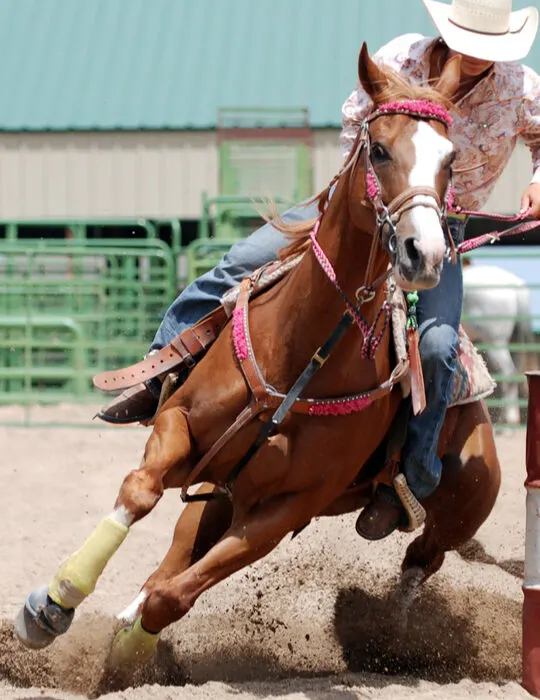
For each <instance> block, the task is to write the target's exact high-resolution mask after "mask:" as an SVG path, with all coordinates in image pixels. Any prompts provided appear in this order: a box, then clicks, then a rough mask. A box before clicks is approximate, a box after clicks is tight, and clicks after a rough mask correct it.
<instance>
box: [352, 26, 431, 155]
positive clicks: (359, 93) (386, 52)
mask: <svg viewBox="0 0 540 700" xmlns="http://www.w3.org/2000/svg"><path fill="white" fill-rule="evenodd" d="M418 42H421V43H422V44H423V43H426V40H425V39H424V37H423V36H422V35H420V34H404V35H403V36H398V37H397V38H396V39H393V40H392V41H390V42H388V44H385V45H384V46H383V47H382V48H380V49H379V50H378V51H377V53H375V54H374V55H373V59H374V60H375V61H377V63H383V64H384V65H386V66H388V67H389V68H393V69H394V70H396V71H398V72H399V70H400V68H401V66H402V65H403V63H404V62H405V61H406V60H407V59H408V58H409V49H410V48H411V46H412V45H413V44H415V43H418ZM371 107H372V104H371V99H370V98H369V96H368V94H367V93H366V91H365V90H364V88H363V87H362V85H360V84H358V85H357V87H356V88H355V89H354V90H353V91H352V92H351V94H350V95H349V97H348V98H347V99H346V100H345V103H344V104H343V107H342V109H341V118H342V130H341V136H340V139H339V140H340V143H341V150H342V152H343V156H344V158H345V159H346V158H347V156H348V155H349V153H350V150H351V148H352V146H353V144H354V141H355V139H356V134H357V133H358V129H359V127H360V124H361V123H362V121H363V120H364V118H365V117H366V116H367V115H368V114H369V112H370V111H371Z"/></svg>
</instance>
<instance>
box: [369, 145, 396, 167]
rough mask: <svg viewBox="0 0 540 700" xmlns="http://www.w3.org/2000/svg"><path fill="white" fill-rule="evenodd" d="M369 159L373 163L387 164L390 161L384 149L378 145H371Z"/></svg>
mask: <svg viewBox="0 0 540 700" xmlns="http://www.w3.org/2000/svg"><path fill="white" fill-rule="evenodd" d="M371 157H372V159H373V162H374V163H388V162H389V161H390V160H392V159H391V158H390V154H389V153H388V151H387V150H386V148H385V147H384V146H382V145H381V144H380V143H374V144H373V146H372V148H371Z"/></svg>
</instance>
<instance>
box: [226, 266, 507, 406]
mask: <svg viewBox="0 0 540 700" xmlns="http://www.w3.org/2000/svg"><path fill="white" fill-rule="evenodd" d="M303 255H304V253H303V252H302V253H299V254H297V255H294V256H291V257H289V258H286V259H285V260H275V261H272V262H269V263H267V264H266V265H263V267H260V268H259V269H258V270H256V271H255V272H253V273H252V274H251V275H250V279H251V280H252V282H253V291H252V294H251V296H252V297H254V296H256V295H257V294H260V293H261V292H262V291H264V290H265V289H267V288H268V287H271V286H272V285H273V284H275V283H276V282H278V281H279V280H280V279H281V278H282V277H284V276H285V275H286V274H287V273H288V272H290V271H291V270H292V269H293V268H295V267H296V265H298V263H299V262H300V260H301V259H302V257H303ZM389 283H390V281H389ZM239 293H240V285H238V286H237V287H234V288H233V289H231V290H229V291H228V292H226V294H224V296H223V298H222V304H223V306H224V307H225V310H226V313H227V315H228V316H231V315H232V312H233V311H234V308H235V305H236V300H237V299H238V295H239ZM406 325H407V306H406V301H405V295H404V293H403V292H402V291H401V289H400V288H399V287H396V291H395V292H394V294H393V296H392V330H393V339H394V346H395V350H396V355H397V358H398V360H399V359H402V358H403V357H404V356H406V355H407V344H406V337H407V333H406ZM495 387H496V384H495V382H494V381H493V379H492V377H491V375H490V373H489V371H488V369H487V367H486V364H485V362H484V360H483V359H482V356H481V355H480V353H479V352H478V350H477V349H476V348H475V347H474V345H473V344H472V342H471V340H470V339H469V336H468V335H467V334H466V333H465V330H464V329H463V327H462V326H460V328H459V348H458V362H457V366H456V371H455V373H454V389H453V393H452V399H451V404H450V405H451V406H459V405H461V404H465V403H472V402H473V401H479V400H480V399H483V398H486V397H487V396H489V395H490V394H492V393H493V391H494V390H495ZM402 391H403V395H404V396H408V394H409V392H410V385H409V382H408V379H405V380H404V381H403V382H402Z"/></svg>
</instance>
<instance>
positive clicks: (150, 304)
mask: <svg viewBox="0 0 540 700" xmlns="http://www.w3.org/2000/svg"><path fill="white" fill-rule="evenodd" d="M0 279H1V280H2V281H1V283H0V386H1V388H2V392H1V394H0V403H2V404H8V403H34V402H38V401H39V402H53V401H55V400H70V399H81V398H82V397H84V396H85V395H86V396H88V394H89V392H90V389H91V377H92V375H93V374H95V373H96V372H97V371H100V370H103V369H112V368H115V367H119V366H122V365H125V364H129V363H132V362H135V361H137V360H138V359H140V358H141V357H142V356H143V354H144V353H145V352H146V351H147V349H148V344H149V343H150V341H151V340H152V337H153V335H154V333H155V331H156V329H157V326H158V325H159V322H160V321H161V318H162V316H163V314H164V312H165V310H166V309H167V307H168V305H169V304H170V302H171V301H172V299H173V298H174V296H175V294H176V291H177V289H176V261H175V256H174V255H173V252H172V250H171V249H170V248H169V247H168V246H167V245H166V244H164V243H163V242H161V241H159V240H138V241H125V240H110V241H106V240H100V241H93V240H90V241H88V240H86V241H78V240H71V241H69V240H68V241H65V240H58V239H57V240H51V239H49V240H39V241H30V242H25V241H12V242H4V243H0Z"/></svg>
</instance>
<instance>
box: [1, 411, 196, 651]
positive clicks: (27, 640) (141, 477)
mask: <svg viewBox="0 0 540 700" xmlns="http://www.w3.org/2000/svg"><path fill="white" fill-rule="evenodd" d="M190 452H191V439H190V435H189V429H188V425H187V420H186V416H185V415H184V413H183V412H182V411H181V410H180V409H179V408H177V407H174V406H173V407H171V408H169V409H167V410H165V411H163V412H162V413H161V414H160V415H159V416H158V418H157V420H156V424H155V427H154V430H153V432H152V435H151V436H150V438H149V440H148V442H147V445H146V450H145V455H144V459H143V461H142V464H141V466H140V467H139V469H136V470H134V471H132V472H131V473H130V474H128V476H127V477H126V478H125V479H124V482H123V484H122V486H121V488H120V492H119V494H118V498H117V499H116V503H115V506H114V509H113V511H112V512H111V513H110V514H109V515H108V516H107V517H105V518H104V519H103V520H102V521H101V522H100V523H99V524H98V526H97V527H96V528H95V530H94V531H93V533H92V534H91V535H90V537H89V538H88V539H87V540H86V542H84V544H83V545H82V547H81V548H80V549H78V550H77V551H76V552H75V553H74V554H72V555H71V556H70V557H68V559H66V560H65V561H64V562H63V563H62V564H61V566H60V567H59V569H58V570H57V572H56V574H55V575H54V577H53V579H52V581H51V582H50V584H49V586H48V587H47V586H43V587H42V588H39V589H37V590H36V591H33V592H32V593H31V594H30V595H29V596H28V598H27V600H26V603H25V605H24V607H23V608H22V610H21V611H20V613H19V615H18V616H17V619H16V621H15V632H16V634H17V636H18V638H19V639H20V641H21V642H22V643H23V644H25V646H28V647H30V648H34V649H40V648H43V647H45V646H47V645H49V644H51V642H53V641H54V639H55V638H56V637H57V636H58V635H60V634H63V633H64V632H66V631H67V629H68V628H69V626H70V624H71V621H72V619H73V615H74V611H75V608H77V607H78V606H79V605H80V604H81V603H82V601H83V600H84V599H85V598H86V597H87V596H88V595H90V593H92V592H93V590H94V588H95V585H96V583H97V580H98V578H99V576H100V575H101V574H102V572H103V570H104V568H105V566H106V564H107V563H108V561H109V560H110V559H111V557H112V556H113V554H114V553H115V552H116V551H117V550H118V548H119V547H120V545H121V544H122V542H123V541H124V539H125V538H126V536H127V533H128V532H129V528H130V527H131V525H133V524H134V523H135V522H137V521H138V520H140V519H141V518H143V517H144V516H145V515H147V514H148V513H149V512H150V511H151V510H152V509H153V508H154V506H155V505H156V503H157V502H158V501H159V499H160V498H161V496H162V494H163V491H164V489H165V488H169V487H171V486H177V485H180V483H181V478H180V477H181V476H183V475H182V474H181V473H179V468H181V467H182V466H183V464H184V463H186V462H187V461H188V460H189V456H190Z"/></svg>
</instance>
